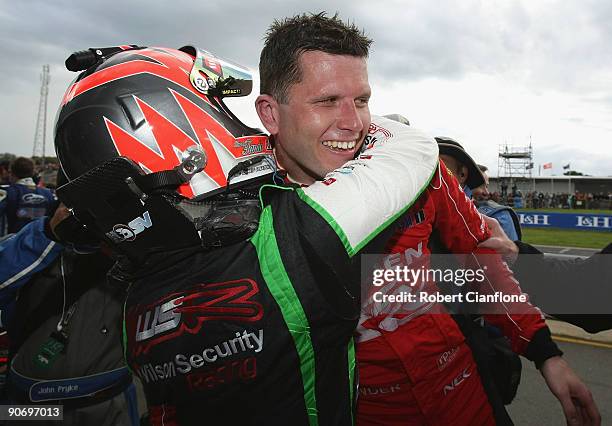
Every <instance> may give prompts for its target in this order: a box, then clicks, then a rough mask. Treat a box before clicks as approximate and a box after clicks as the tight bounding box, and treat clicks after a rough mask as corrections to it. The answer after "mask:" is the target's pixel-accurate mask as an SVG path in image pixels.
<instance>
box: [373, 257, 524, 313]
mask: <svg viewBox="0 0 612 426" xmlns="http://www.w3.org/2000/svg"><path fill="white" fill-rule="evenodd" d="M361 264H362V283H363V285H362V295H361V297H362V299H361V300H362V306H363V307H364V310H365V313H366V314H370V315H378V314H384V313H392V314H400V315H401V314H406V315H408V316H411V315H412V314H418V312H421V313H424V312H428V313H448V312H449V311H450V312H451V313H459V312H461V313H470V314H508V313H513V314H514V313H515V314H521V313H528V312H530V309H533V306H532V305H531V304H530V297H529V295H528V294H526V292H524V291H523V290H522V289H521V287H520V285H519V283H518V281H517V280H516V279H515V277H514V276H513V275H512V272H511V271H510V269H509V268H508V265H507V264H506V263H505V262H504V261H503V260H502V259H501V258H500V257H499V256H498V255H490V254H482V255H459V256H457V255H450V254H448V255H447V254H435V255H429V254H426V253H422V252H420V251H416V250H408V251H406V252H404V253H395V254H389V255H381V254H379V255H365V256H362V258H361Z"/></svg>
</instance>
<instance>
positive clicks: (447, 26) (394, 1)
mask: <svg viewBox="0 0 612 426" xmlns="http://www.w3.org/2000/svg"><path fill="white" fill-rule="evenodd" d="M88 3H91V4H88ZM306 4H307V6H306ZM330 4H332V5H333V6H330ZM374 5H375V6H374ZM305 7H307V8H305ZM322 10H326V11H328V12H330V13H334V12H336V11H338V12H339V13H340V16H341V17H342V18H343V19H345V20H351V21H353V22H355V23H356V24H357V25H358V26H360V27H363V28H364V29H365V31H366V33H367V34H368V35H369V36H370V37H372V38H373V39H374V45H373V48H372V52H371V55H370V60H369V70H370V83H371V86H372V89H373V98H372V101H371V110H372V112H373V113H376V114H389V113H400V114H402V115H404V116H405V117H407V118H408V119H409V120H410V122H411V124H412V125H413V126H416V127H419V128H422V129H424V130H426V131H428V132H429V133H430V134H432V135H434V136H438V135H443V136H450V137H453V138H455V139H456V140H458V141H459V142H461V143H462V144H463V145H464V147H466V149H467V150H468V151H469V152H470V153H471V154H472V156H473V157H475V158H476V159H477V161H479V162H481V163H483V164H486V165H487V166H489V168H491V169H492V171H493V173H492V174H493V175H496V174H497V165H498V159H497V153H498V147H499V145H500V144H502V143H510V144H514V145H528V144H529V141H530V140H531V141H532V144H533V151H534V162H535V165H536V167H535V170H536V172H535V174H536V175H537V169H538V165H539V164H543V163H547V162H552V163H553V169H552V173H554V174H561V173H562V171H563V170H562V166H563V165H565V164H567V163H571V168H572V169H573V170H577V171H581V172H584V173H588V174H592V175H612V153H611V149H610V148H611V147H612V2H611V1H610V0H575V1H570V0H563V1H549V0H532V1H508V0H506V1H493V0H487V1H472V0H466V1H438V2H431V1H407V0H379V1H377V2H370V1H361V0H346V1H336V2H330V1H325V2H324V1H319V0H314V1H309V2H304V1H294V0H290V1H280V0H265V1H260V0H251V1H244V0H240V1H237V0H223V1H220V0H206V1H198V2H196V1H184V0H173V1H171V2H152V1H142V0H138V1H134V0H132V1H121V2H119V1H116V0H106V1H105V2H86V1H72V0H54V1H32V0H20V1H8V0H0V35H1V40H2V43H1V44H0V57H1V58H2V65H1V66H0V106H1V108H2V114H1V115H0V129H1V133H0V135H1V136H0V152H11V153H15V154H18V155H27V156H30V155H31V154H32V148H33V140H34V133H35V127H36V114H37V111H38V103H39V97H40V73H41V69H42V65H43V64H50V68H51V84H50V88H49V105H48V126H47V150H46V152H47V155H49V154H52V153H53V121H54V117H55V112H56V110H57V106H58V105H59V101H60V99H61V96H62V95H63V92H64V90H65V89H66V87H67V86H68V84H69V83H70V81H71V80H72V79H73V78H74V77H75V74H73V73H70V72H69V71H66V70H65V68H64V65H63V62H64V60H65V59H66V57H67V56H68V55H69V54H70V53H72V52H73V51H76V50H82V49H85V48H88V47H104V46H113V45H119V44H139V45H145V46H168V47H180V46H183V45H185V44H195V45H197V46H199V47H202V48H204V49H206V50H209V51H211V52H213V53H215V54H217V55H218V56H221V57H225V58H228V59H232V60H234V61H236V62H238V63H241V64H243V65H245V66H248V67H250V68H253V69H256V68H257V63H258V58H259V52H260V50H261V47H262V37H263V34H264V33H265V30H266V28H267V27H268V25H269V24H270V22H271V21H272V20H273V19H274V18H282V17H285V16H290V15H293V14H296V13H302V12H319V11H322ZM252 100H253V97H251V98H250V99H247V102H248V103H246V104H244V105H240V106H237V108H239V109H238V111H239V112H238V115H239V116H241V117H242V118H243V119H244V121H246V122H247V123H249V124H251V125H254V124H257V120H256V114H255V113H254V109H253V107H252ZM548 174H550V173H549V171H546V175H548ZM543 175H545V174H544V172H543Z"/></svg>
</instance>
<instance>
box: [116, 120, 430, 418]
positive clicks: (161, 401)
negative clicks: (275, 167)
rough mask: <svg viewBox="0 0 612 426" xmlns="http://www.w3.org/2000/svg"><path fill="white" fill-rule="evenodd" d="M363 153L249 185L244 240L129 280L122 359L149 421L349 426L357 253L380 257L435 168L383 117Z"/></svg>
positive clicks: (417, 144)
mask: <svg viewBox="0 0 612 426" xmlns="http://www.w3.org/2000/svg"><path fill="white" fill-rule="evenodd" d="M374 140H376V143H375V144H370V143H369V142H372V141H374ZM371 145H374V146H373V147H372V148H371V149H367V148H368V146H371ZM365 148H366V149H364V150H363V151H362V153H361V154H360V155H359V156H358V157H357V158H356V159H355V160H352V161H350V162H348V163H346V164H345V165H344V166H343V167H342V168H340V169H337V170H335V171H333V172H332V173H330V174H328V175H327V176H326V179H325V180H324V181H321V182H316V183H315V184H313V185H311V186H309V187H307V188H289V187H279V186H264V187H262V188H261V190H260V197H261V200H262V213H261V217H260V221H259V228H258V230H257V231H256V233H255V234H254V235H253V236H252V237H251V238H250V239H249V240H248V241H244V242H241V243H237V244H233V245H230V246H227V247H222V248H219V249H215V250H209V251H196V252H195V253H194V252H193V251H190V252H188V253H185V254H184V255H183V254H181V255H179V256H178V257H177V256H175V257H174V258H173V260H172V262H171V264H172V265H171V267H165V268H159V270H157V271H154V272H153V273H149V274H147V275H145V276H144V277H142V278H141V279H137V280H136V281H135V282H133V283H132V284H131V286H130V290H129V295H128V298H127V302H126V307H125V318H124V332H125V336H124V340H125V351H126V358H127V361H128V364H129V365H130V367H131V369H132V370H133V372H134V373H135V374H136V375H137V376H138V377H139V378H140V379H141V381H142V383H143V385H144V389H145V394H146V397H147V403H148V405H149V417H150V421H151V423H152V424H155V425H157V424H159V425H161V424H164V425H173V424H181V425H183V424H198V425H201V424H213V423H214V424H217V423H219V424H224V425H229V424H240V425H276V424H278V425H287V424H292V425H349V424H352V422H353V410H354V401H355V397H356V384H357V378H356V377H355V354H354V353H355V349H354V343H353V338H352V336H353V332H354V330H355V327H356V325H357V320H358V318H359V312H360V281H361V280H360V262H359V256H358V255H359V254H361V253H364V252H365V251H366V250H368V251H371V250H378V251H379V252H380V251H381V250H382V245H383V243H384V242H385V241H386V239H387V238H388V237H389V236H390V235H391V233H392V232H393V230H394V229H395V226H393V225H394V223H395V222H397V219H398V218H400V216H401V215H402V213H403V212H405V211H406V210H407V209H408V208H409V207H410V206H411V205H412V203H413V202H414V201H415V200H416V199H417V197H418V196H419V194H420V193H421V192H422V191H423V189H424V188H426V187H427V185H428V183H429V181H430V179H431V176H432V175H433V173H434V171H435V170H436V165H437V146H436V144H435V142H434V141H433V140H432V139H431V138H430V137H428V136H425V135H424V134H422V133H420V132H419V131H417V130H415V129H413V128H410V127H408V126H405V125H403V124H400V123H396V122H393V121H390V120H387V119H384V118H375V120H374V121H373V123H372V125H371V126H370V128H369V131H368V135H367V137H366V143H365ZM379 242H380V243H379ZM161 263H163V262H161Z"/></svg>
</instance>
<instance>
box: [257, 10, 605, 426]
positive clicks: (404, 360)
mask: <svg viewBox="0 0 612 426" xmlns="http://www.w3.org/2000/svg"><path fill="white" fill-rule="evenodd" d="M370 42H371V41H370V40H369V39H367V38H366V37H365V36H364V35H363V33H362V32H361V31H360V30H359V29H357V28H356V27H355V26H353V25H346V24H344V23H343V22H342V21H341V20H340V19H338V17H337V16H334V17H327V16H325V14H324V13H321V14H317V15H301V16H295V17H293V18H289V19H285V20H282V21H276V22H274V23H273V24H272V26H271V27H270V30H269V32H268V34H267V39H266V43H265V46H264V49H263V51H262V53H261V57H260V64H259V70H260V78H261V95H260V96H259V97H258V98H257V100H256V108H257V112H258V115H259V117H260V119H261V121H262V123H263V124H264V126H265V127H266V129H267V130H268V131H269V132H270V134H271V136H270V137H271V140H272V141H273V145H274V150H275V155H276V159H277V162H278V164H279V166H280V167H281V168H282V169H284V170H285V172H286V173H287V180H289V181H291V182H293V183H295V184H300V185H303V186H308V185H312V184H313V183H315V182H316V181H319V180H322V179H325V180H324V181H323V183H324V184H328V185H334V182H335V178H334V176H338V175H339V174H348V175H350V174H353V173H354V170H353V169H354V166H349V167H346V166H343V165H344V164H345V163H346V162H347V161H349V160H352V159H353V158H355V157H356V156H358V159H360V160H362V159H364V158H365V157H368V155H367V153H368V151H364V150H363V149H362V148H367V149H368V150H369V149H370V148H372V147H375V146H376V145H378V143H379V142H378V141H377V136H376V135H375V133H377V132H381V131H382V133H383V134H384V133H385V132H387V133H390V132H389V131H388V130H385V128H389V127H388V124H386V123H385V122H384V121H378V120H382V119H379V118H374V119H373V120H372V119H371V117H370V112H369V108H368V101H369V98H370V93H371V91H370V86H369V83H368V72H367V63H366V59H367V55H368V49H369V45H370ZM400 127H401V128H404V129H409V127H406V126H404V125H401V126H400ZM381 128H382V130H381ZM398 130H399V128H395V129H394V130H393V131H398ZM364 141H366V142H367V147H363V144H364ZM360 152H363V154H362V155H358V154H359V153H360ZM349 165H350V163H349ZM333 170H336V172H335V173H334V174H332V175H330V176H327V178H326V175H327V174H328V173H330V172H332V171H333ZM361 178H365V179H363V180H361ZM366 183H367V184H370V185H371V184H374V185H376V184H377V183H378V182H376V178H374V177H373V176H372V177H371V179H368V178H367V176H366V175H363V176H360V181H359V184H360V185H363V186H364V187H365V186H366ZM315 184H316V183H315ZM407 184H408V182H407V181H405V180H403V179H397V180H395V181H394V183H393V184H392V185H391V186H388V185H382V184H381V185H379V186H377V188H378V189H379V190H380V191H381V192H387V191H393V190H395V189H397V188H399V187H402V186H403V185H407ZM361 195H362V194H359V195H355V194H354V195H353V196H357V197H360V196H361ZM344 196H345V197H350V195H349V194H345V195H344ZM363 197H364V198H365V202H366V203H369V204H368V210H369V213H371V214H373V215H375V216H376V211H377V209H378V208H379V206H378V205H377V203H376V202H375V200H372V199H368V197H367V196H363ZM340 201H341V203H340V204H342V201H343V200H340ZM345 205H346V206H348V204H345ZM352 214H354V213H353V212H352V211H351V208H350V207H346V209H344V210H343V211H342V215H343V216H347V217H353V216H352ZM377 216H380V215H377ZM365 222H366V220H365V219H364V220H363V221H362V223H365ZM434 229H436V230H438V231H439V234H440V237H441V239H442V243H444V244H445V245H446V246H447V247H448V249H450V250H452V251H453V252H456V253H470V252H472V251H474V250H475V249H476V247H477V244H478V243H479V242H481V241H484V240H486V239H487V238H488V237H489V235H490V232H489V230H488V228H487V226H486V224H485V223H484V222H483V220H482V218H481V217H480V215H479V214H478V212H477V211H476V210H475V208H474V206H473V204H472V203H471V202H470V201H469V200H468V199H467V198H466V197H465V196H464V195H463V193H462V192H461V190H460V188H459V185H458V183H457V182H456V181H455V180H454V179H453V178H452V176H450V173H449V171H448V169H447V168H446V166H445V165H444V164H443V163H442V162H440V166H439V169H438V171H437V172H436V173H434V176H433V179H432V181H431V184H430V185H429V187H428V188H427V189H426V190H425V191H424V192H423V195H422V196H421V197H420V198H419V199H418V200H417V201H416V202H415V203H414V204H413V205H412V207H411V209H410V210H409V211H408V214H407V215H406V221H405V226H404V227H403V229H401V230H400V231H399V232H397V233H396V234H395V235H394V236H393V238H391V240H390V241H389V243H388V244H387V247H386V250H387V253H388V258H387V260H389V262H391V261H395V260H399V261H400V262H405V263H404V264H410V262H411V261H412V260H411V256H412V255H414V256H415V257H421V256H423V258H426V256H427V255H428V254H429V249H428V242H429V239H430V236H431V234H432V230H434ZM326 262H327V263H333V260H331V259H326ZM400 264H401V263H400ZM496 267H497V269H496V270H495V271H496V272H498V274H497V278H498V280H499V281H500V282H501V285H503V286H505V287H504V288H505V289H508V291H509V292H520V289H519V288H518V286H516V285H515V284H516V281H515V280H514V279H513V278H512V275H511V272H510V271H509V270H508V269H507V268H506V267H503V269H501V268H502V266H501V262H498V264H497V266H496ZM333 284H334V282H333V281H332V280H327V281H325V282H320V283H319V287H320V289H321V291H323V292H326V291H330V290H329V288H333V287H334V285H333ZM498 284H500V283H498ZM362 303H363V304H362V313H361V319H360V324H359V327H358V333H357V337H356V341H357V345H358V346H357V360H358V361H359V377H360V396H359V398H360V400H359V405H358V413H357V423H358V424H360V425H370V424H371V425H374V424H385V425H395V424H397V425H407V424H409V425H424V424H434V425H438V424H458V425H464V424H465V425H467V424H481V425H492V424H503V422H504V421H506V422H509V421H510V419H509V418H508V416H507V414H506V413H505V411H503V410H504V409H503V404H502V403H501V401H500V399H499V397H497V399H496V400H495V399H491V398H495V397H491V396H490V395H488V392H486V390H485V387H486V385H484V384H483V383H484V380H483V381H481V377H480V375H479V371H480V366H477V365H476V363H475V360H474V357H473V356H472V352H471V350H470V348H469V347H468V345H467V344H466V342H465V338H464V336H463V334H462V333H461V331H460V329H459V328H458V325H457V324H456V323H455V321H454V320H453V319H452V317H451V316H450V315H449V314H448V313H447V312H446V310H445V309H444V307H443V306H442V305H441V304H433V303H429V304H420V305H418V304H417V306H411V305H406V306H402V307H401V310H400V312H385V311H381V306H380V304H378V305H376V304H374V303H369V302H368V300H364V301H363V302H362ZM323 308H324V307H323V306H321V307H320V309H323ZM526 309H527V310H528V313H527V314H525V315H510V314H508V315H497V316H496V318H493V320H495V319H497V320H498V321H497V322H494V321H492V322H493V323H495V324H496V325H498V326H499V327H500V328H501V329H502V330H503V331H504V333H505V334H506V335H508V337H509V338H510V339H511V340H512V343H513V349H514V350H515V351H516V352H518V353H521V354H524V355H526V356H528V357H529V358H530V359H532V360H533V361H535V362H536V364H537V365H538V367H541V369H542V374H543V375H544V376H545V378H546V380H547V383H548V384H549V387H550V388H551V389H552V390H553V392H554V393H555V395H557V397H558V398H559V400H560V401H561V403H562V405H563V409H564V411H565V413H566V416H568V419H570V418H574V417H577V416H578V415H579V414H578V413H585V415H586V412H587V411H588V415H590V416H591V418H592V419H594V420H593V422H592V423H593V424H597V421H598V413H597V408H596V407H595V405H594V403H593V401H592V398H591V397H590V395H589V394H588V390H586V388H585V387H584V385H583V384H582V383H581V382H580V381H579V379H578V378H577V377H576V376H575V375H574V374H573V372H571V370H570V369H569V367H567V364H566V363H565V361H563V360H562V359H561V358H560V357H559V356H558V355H559V354H560V351H559V350H558V348H557V347H556V346H555V344H554V343H553V342H552V340H551V339H550V332H549V330H548V328H547V327H546V325H545V323H544V321H543V317H542V316H541V314H540V313H539V311H538V310H537V309H535V308H533V307H532V306H531V305H529V306H528V307H527V308H526ZM434 311H435V312H437V313H438V315H431V313H433V312H434ZM444 354H446V357H447V358H448V359H446V360H445V361H444V363H443V364H444V365H442V366H439V365H438V364H436V360H440V359H443V357H444V356H445V355H444ZM449 354H451V355H449ZM317 362H318V360H317ZM432 366H433V368H432ZM438 367H439V368H438ZM459 386H460V387H461V389H460V391H459V392H452V390H454V389H455V388H456V387H459ZM448 389H450V391H449V390H448ZM487 390H488V389H487ZM449 392H450V393H449ZM572 398H575V400H576V401H578V402H577V404H576V405H578V406H580V404H582V408H584V409H585V410H584V411H580V407H578V408H575V407H574V405H573V403H572ZM492 401H493V402H492ZM577 410H578V411H577Z"/></svg>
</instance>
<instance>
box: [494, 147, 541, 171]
mask: <svg viewBox="0 0 612 426" xmlns="http://www.w3.org/2000/svg"><path fill="white" fill-rule="evenodd" d="M532 171H533V149H532V148H531V142H529V146H515V145H508V144H503V145H499V154H498V162H497V175H498V176H499V177H500V178H508V179H509V180H510V181H512V180H513V178H516V179H531V172H532Z"/></svg>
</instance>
